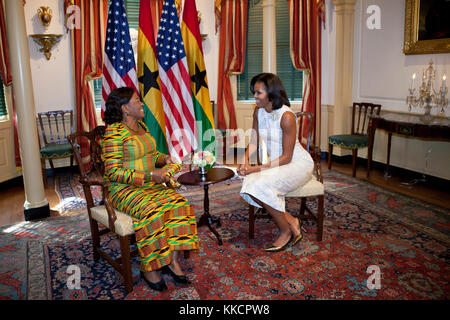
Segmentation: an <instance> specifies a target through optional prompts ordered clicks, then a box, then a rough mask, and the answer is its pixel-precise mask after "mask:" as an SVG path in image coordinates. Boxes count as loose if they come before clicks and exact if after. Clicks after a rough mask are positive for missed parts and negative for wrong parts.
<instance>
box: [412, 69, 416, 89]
mask: <svg viewBox="0 0 450 320" xmlns="http://www.w3.org/2000/svg"><path fill="white" fill-rule="evenodd" d="M415 78H416V74H415V73H413V75H412V78H411V90H412V89H413V88H414V79H415Z"/></svg>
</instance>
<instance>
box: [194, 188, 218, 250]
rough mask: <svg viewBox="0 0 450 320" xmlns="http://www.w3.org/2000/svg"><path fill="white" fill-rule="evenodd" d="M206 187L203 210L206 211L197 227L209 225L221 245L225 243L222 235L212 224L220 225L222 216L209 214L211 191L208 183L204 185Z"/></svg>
mask: <svg viewBox="0 0 450 320" xmlns="http://www.w3.org/2000/svg"><path fill="white" fill-rule="evenodd" d="M204 189H205V198H204V200H203V210H204V211H203V214H202V216H201V217H200V219H199V221H198V223H197V227H201V226H203V225H206V226H208V228H209V230H211V232H212V233H214V235H215V236H216V238H217V240H218V242H219V245H222V244H223V242H222V237H221V236H220V234H219V233H218V232H217V230H216V229H214V227H213V226H212V224H213V223H215V224H216V225H217V226H218V227H219V226H220V218H215V217H212V216H211V215H210V214H209V192H208V185H207V184H206V185H205V186H204Z"/></svg>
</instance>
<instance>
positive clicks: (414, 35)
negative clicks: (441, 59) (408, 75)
mask: <svg viewBox="0 0 450 320" xmlns="http://www.w3.org/2000/svg"><path fill="white" fill-rule="evenodd" d="M438 5H439V6H448V2H447V1H445V0H442V1H440V0H438V1H436V0H405V33H404V45H403V53H404V54H406V55H412V54H433V53H450V30H448V22H447V21H446V20H448V16H447V17H445V15H446V14H447V13H448V12H447V11H446V10H447V9H448V7H446V8H444V9H445V10H442V8H437V10H436V8H434V7H435V6H438ZM439 15H443V17H442V18H441V17H439ZM430 21H431V23H432V25H431V27H430ZM427 28H428V29H427Z"/></svg>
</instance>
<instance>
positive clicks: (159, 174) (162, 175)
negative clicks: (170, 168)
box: [151, 168, 169, 183]
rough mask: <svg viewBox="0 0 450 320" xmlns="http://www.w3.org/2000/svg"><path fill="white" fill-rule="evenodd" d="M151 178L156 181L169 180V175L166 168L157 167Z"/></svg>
mask: <svg viewBox="0 0 450 320" xmlns="http://www.w3.org/2000/svg"><path fill="white" fill-rule="evenodd" d="M151 180H152V181H154V182H156V183H164V182H169V177H168V176H167V175H166V170H165V169H162V168H161V169H155V170H153V171H152V173H151Z"/></svg>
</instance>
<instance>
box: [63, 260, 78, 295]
mask: <svg viewBox="0 0 450 320" xmlns="http://www.w3.org/2000/svg"><path fill="white" fill-rule="evenodd" d="M66 273H67V275H68V277H67V282H66V283H67V288H68V289H69V290H74V289H76V290H80V289H81V285H80V284H81V270H80V267H79V266H77V265H74V264H71V265H70V266H68V267H67V271H66Z"/></svg>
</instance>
